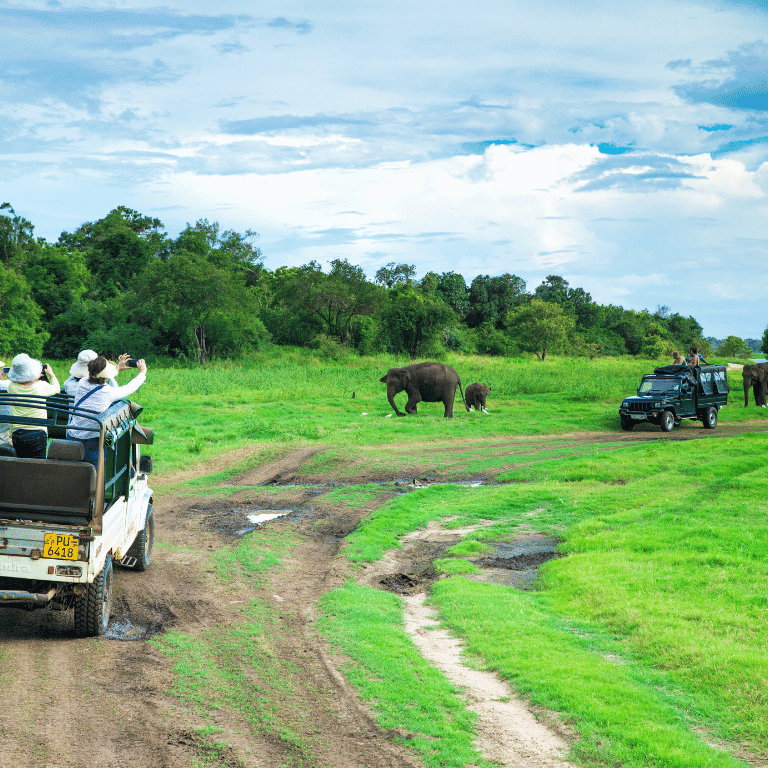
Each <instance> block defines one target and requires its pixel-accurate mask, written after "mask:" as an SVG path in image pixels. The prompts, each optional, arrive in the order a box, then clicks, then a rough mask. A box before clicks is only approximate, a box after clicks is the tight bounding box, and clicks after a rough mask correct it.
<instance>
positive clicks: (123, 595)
mask: <svg viewBox="0 0 768 768" xmlns="http://www.w3.org/2000/svg"><path fill="white" fill-rule="evenodd" d="M748 431H760V432H763V431H765V427H764V423H763V422H760V423H758V424H751V425H749V424H744V425H733V426H731V425H726V426H721V427H719V428H718V430H717V431H716V432H714V433H713V432H707V431H705V430H703V429H700V428H699V429H696V428H690V429H683V430H680V431H675V432H673V433H672V434H671V435H664V436H662V435H661V433H659V432H658V430H655V431H651V430H650V429H649V430H645V429H638V430H636V431H634V432H631V433H624V434H622V433H618V434H615V433H614V434H610V435H606V434H597V435H593V436H589V435H585V434H583V433H582V434H579V435H578V436H577V435H569V436H567V440H568V441H569V442H573V441H574V440H577V441H579V442H609V441H611V442H613V441H627V440H652V439H660V438H662V439H696V438H704V437H723V436H726V435H729V434H730V435H733V434H740V433H742V432H748ZM564 439H566V436H562V435H560V436H555V437H551V438H537V439H536V441H537V443H539V444H540V443H542V442H547V441H549V440H551V441H560V442H562V441H563V440H564ZM525 444H526V440H510V441H509V442H508V443H506V442H505V443H499V442H496V443H494V444H493V448H494V450H495V451H496V452H498V453H499V454H500V455H504V454H507V453H508V454H512V453H520V452H521V451H525ZM539 449H540V446H539ZM315 450H317V449H312V450H307V451H299V452H296V453H293V454H291V455H290V456H288V457H286V458H284V459H282V460H281V461H279V462H277V463H275V464H273V465H269V466H261V467H259V468H258V469H257V470H255V471H254V472H252V473H250V474H249V475H248V476H247V477H242V478H240V479H239V481H238V484H248V485H253V484H263V485H266V484H269V483H274V482H276V481H279V482H281V483H285V484H288V483H291V482H297V481H299V482H300V481H306V480H308V479H314V480H317V479H318V478H307V477H306V476H303V475H302V474H301V465H302V463H303V462H304V461H306V460H307V458H309V457H310V456H311V455H312V454H313V453H314V452H315ZM236 458H242V452H240V453H239V454H238V455H237V456H230V457H225V458H223V459H221V460H220V461H219V462H217V463H218V464H226V463H227V461H233V460H234V459H236ZM206 469H207V470H208V471H213V469H208V468H206ZM421 469H422V468H420V467H414V476H417V475H418V473H419V471H421ZM195 471H197V472H199V468H198V469H197V470H194V469H192V470H189V472H190V473H194V472H195ZM182 476H183V475H179V477H178V478H174V479H180V478H181V477H182ZM190 476H191V475H190ZM370 479H372V478H370V477H360V478H357V480H359V481H365V480H370ZM377 479H383V478H377ZM388 479H389V480H393V479H394V478H388ZM394 490H395V489H394V486H393V493H394ZM235 499H236V500H237V501H238V502H243V501H248V503H249V504H250V505H251V506H252V507H253V508H256V507H259V506H261V507H264V508H275V506H276V502H275V496H274V495H268V494H266V493H265V494H263V495H262V496H261V497H260V494H259V492H258V489H257V490H256V491H254V492H253V493H250V492H249V493H247V494H241V495H240V496H239V497H235ZM232 501H233V499H232V497H230V498H229V499H228V500H227V501H226V502H221V501H218V502H212V503H206V504H201V502H200V499H199V498H197V499H183V498H178V497H174V496H171V495H169V494H164V493H159V494H157V495H156V497H155V509H156V512H157V524H158V540H159V541H160V542H161V543H162V546H160V547H158V548H156V550H155V558H154V562H153V564H152V566H151V567H150V569H149V570H148V571H147V572H146V573H144V574H141V573H134V572H132V571H129V570H121V569H117V570H116V584H115V596H114V604H113V625H114V626H115V627H117V628H118V630H119V628H120V627H121V626H122V625H121V624H120V622H121V621H122V620H126V619H127V620H130V622H132V624H131V626H132V627H133V628H134V632H135V631H136V629H135V628H136V627H138V628H139V630H140V631H143V630H146V631H148V632H150V633H151V632H156V631H160V630H167V629H170V628H173V629H175V630H177V631H179V632H182V633H185V634H188V635H193V636H194V635H197V634H200V633H202V632H204V631H205V630H207V629H211V628H218V629H221V630H224V629H226V628H228V627H232V626H234V625H235V624H236V623H237V622H239V621H242V614H241V613H240V612H239V610H238V605H241V604H242V603H243V602H246V601H248V600H252V599H254V598H256V597H259V598H260V599H262V600H266V601H268V602H269V603H270V604H271V605H272V606H273V607H274V609H275V611H276V612H278V614H279V616H280V620H281V621H282V622H283V623H284V625H285V627H286V628H287V630H288V631H287V632H285V633H283V634H281V635H280V637H276V638H275V640H274V646H273V647H272V648H271V649H270V652H271V653H273V654H275V655H277V656H278V657H280V658H283V659H289V660H290V661H291V662H292V663H293V664H295V665H296V668H297V669H298V670H299V671H300V672H299V674H300V675H301V676H302V679H303V680H304V681H305V682H306V685H304V686H302V692H301V694H300V695H301V696H302V697H304V700H303V701H300V702H297V705H296V711H297V712H299V711H302V712H306V711H310V712H312V713H313V722H311V723H305V724H304V727H306V730H307V732H313V733H314V732H319V733H322V734H323V740H322V743H321V744H319V746H317V747H316V748H315V752H314V754H315V756H316V763H314V764H316V765H318V766H333V767H334V768H335V767H338V768H360V766H369V767H370V768H375V767H378V766H381V767H382V768H383V767H384V766H414V765H418V763H417V762H415V761H414V759H413V757H412V753H411V752H410V751H409V750H406V749H404V748H403V747H402V746H400V745H399V744H397V743H396V742H395V741H394V740H393V736H396V735H399V736H402V734H392V733H388V732H385V731H383V730H382V729H381V728H379V727H378V726H377V725H376V724H375V723H374V721H373V720H372V718H371V717H370V715H369V713H368V711H367V709H366V708H365V707H364V706H363V705H361V704H360V702H359V701H358V700H357V698H356V696H355V695H354V693H353V691H352V690H351V689H350V688H349V687H348V685H347V683H346V681H345V678H344V677H343V675H342V674H340V673H339V672H338V671H337V669H336V660H335V659H334V658H333V656H332V655H330V653H329V651H328V649H327V647H326V646H325V644H324V643H323V642H321V641H320V640H319V639H318V637H317V635H316V633H315V630H314V627H313V621H312V618H313V614H312V607H313V606H314V605H315V604H316V602H317V599H318V598H319V596H320V595H321V594H323V593H324V592H326V591H327V590H329V589H331V588H332V587H334V586H336V585H339V584H341V583H342V582H343V580H344V578H345V577H346V576H347V575H348V573H347V571H346V566H345V561H344V560H343V558H340V557H337V553H338V551H339V548H340V546H341V544H342V542H343V539H344V537H345V536H346V535H347V534H348V533H349V532H350V531H351V530H353V529H354V527H355V526H356V525H357V523H358V522H359V519H360V517H361V516H362V515H365V514H366V513H367V511H368V510H365V509H362V510H360V509H357V510H355V511H354V512H352V511H350V509H349V508H348V507H343V508H334V507H330V506H327V505H326V506H324V505H323V503H322V499H321V498H320V497H319V496H318V491H317V490H316V489H314V490H312V489H308V488H301V487H296V488H290V489H289V488H286V489H285V492H284V494H282V495H281V497H280V504H279V505H278V506H280V507H285V506H289V507H291V508H293V509H296V508H301V507H302V506H307V505H308V504H309V502H310V501H311V502H312V505H311V506H312V509H313V516H312V519H304V520H301V519H299V520H295V521H290V522H289V521H280V522H277V523H275V524H277V525H288V524H290V525H292V526H294V527H295V528H298V529H299V530H300V531H302V532H303V533H305V534H307V535H306V536H304V537H303V538H302V543H301V544H300V545H299V547H298V549H297V551H295V552H294V553H293V554H292V556H291V558H290V561H289V562H288V563H287V564H286V569H287V570H286V571H285V572H283V573H282V574H281V576H280V579H279V581H278V582H273V583H269V584H266V585H262V586H261V587H259V586H257V585H255V584H253V583H238V584H236V585H235V586H234V587H233V588H232V589H231V590H229V591H227V592H224V591H223V589H222V587H221V586H220V583H219V582H218V581H217V580H216V579H215V578H214V577H213V576H212V575H211V572H210V567H211V566H210V559H209V557H208V554H209V553H210V552H211V551H215V550H217V549H218V548H220V547H225V546H228V545H231V543H232V542H233V541H234V540H235V536H234V531H235V529H236V528H237V527H238V526H241V525H242V520H239V519H234V518H230V517H229V516H228V515H229V514H230V512H231V509H232V506H233V503H232ZM190 542H194V545H193V546H191V545H190ZM438 549H439V547H438V548H437V549H435V548H432V549H429V548H427V549H426V550H425V549H423V548H422V549H421V550H419V551H420V552H421V555H414V561H413V562H411V563H409V564H405V565H404V564H402V563H401V565H400V566H399V569H400V571H401V572H409V570H410V572H411V573H417V572H419V568H420V564H419V562H416V561H417V560H418V558H419V557H420V556H421V557H423V558H424V559H425V562H428V560H429V559H430V557H434V556H436V553H437V550H438ZM416 551H417V550H414V552H416ZM422 570H423V569H422ZM369 576H370V574H369ZM421 589H423V587H421ZM410 591H411V592H418V591H419V588H416V589H414V590H410ZM412 608H413V607H412ZM413 610H416V609H415V608H413ZM71 622H72V618H71V616H68V615H61V614H56V613H50V612H48V611H36V612H29V613H27V612H23V611H18V610H8V611H3V612H0V670H2V672H0V675H1V676H2V688H3V692H2V710H1V711H2V714H0V723H2V728H1V729H0V755H2V756H3V766H5V767H6V768H10V767H11V766H13V768H27V767H28V766H33V765H34V766H40V767H41V768H43V767H45V768H60V767H61V766H74V767H75V768H78V767H82V768H90V767H91V766H97V765H98V766H104V767H105V768H107V767H111V766H115V768H117V766H120V768H123V766H126V765H133V766H142V768H161V767H163V768H165V767H167V768H171V767H173V768H178V767H180V766H181V767H184V766H190V767H191V766H194V765H196V764H197V765H200V764H205V765H208V764H209V763H201V762H200V757H201V755H203V754H204V752H203V751H201V750H202V749H203V747H202V746H201V744H200V737H199V728H200V727H202V726H203V725H204V724H205V722H206V721H205V719H204V718H203V717H202V716H196V715H195V714H194V712H191V713H190V711H189V710H188V709H186V708H182V707H180V706H179V701H178V699H177V698H176V697H174V696H173V695H172V694H171V693H169V690H168V689H169V687H170V686H171V684H172V681H173V674H172V670H171V663H170V661H169V659H168V658H167V657H166V656H165V655H164V654H163V653H161V652H160V651H159V650H158V649H157V648H156V647H155V646H153V645H152V644H151V643H149V642H146V640H145V639H138V640H134V641H132V642H127V641H122V642H121V641H119V640H114V639H100V640H95V639H77V638H75V637H74V635H73V633H72V630H71ZM416 631H418V629H417V630H416ZM122 636H123V637H126V636H129V637H130V636H133V635H131V634H130V633H128V634H127V635H126V634H125V633H123V635H122ZM217 725H218V726H219V727H220V728H221V729H222V732H221V738H222V739H225V740H226V741H227V742H228V743H229V744H230V745H231V746H230V747H228V749H227V751H226V753H225V754H222V755H219V756H218V758H217V759H218V762H216V763H212V764H213V765H227V766H280V765H283V764H302V763H293V762H291V758H292V755H293V753H292V747H291V745H290V744H287V743H283V742H282V741H281V740H280V739H279V738H277V737H276V736H275V735H274V734H261V735H258V734H256V735H255V734H254V730H253V729H252V728H250V727H249V725H248V724H247V723H244V722H240V721H238V720H237V719H236V718H235V717H234V716H232V715H222V720H221V721H220V722H218V723H217ZM558 738H559V736H558ZM518 747H519V744H518ZM545 747H546V748H547V749H550V747H548V746H547V745H545ZM558 759H559V758H556V757H553V756H552V751H551V749H550V751H549V752H546V750H545V751H543V752H541V753H540V754H538V755H537V754H536V753H532V754H531V755H529V756H528V757H526V758H525V760H524V761H523V762H520V763H517V764H520V765H526V766H532V767H538V766H545V765H547V766H548V765H552V764H553V761H554V762H557V761H558ZM502 762H503V760H502ZM303 764H304V765H306V764H307V763H303Z"/></svg>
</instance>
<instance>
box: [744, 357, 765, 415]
mask: <svg viewBox="0 0 768 768" xmlns="http://www.w3.org/2000/svg"><path fill="white" fill-rule="evenodd" d="M741 376H742V378H743V380H744V407H745V408H746V407H747V406H748V405H749V388H750V387H752V394H753V395H754V397H755V405H759V406H761V407H763V408H765V406H766V396H768V363H754V364H753V365H745V366H744V368H742V371H741Z"/></svg>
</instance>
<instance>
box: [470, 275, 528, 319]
mask: <svg viewBox="0 0 768 768" xmlns="http://www.w3.org/2000/svg"><path fill="white" fill-rule="evenodd" d="M526 300H527V296H526V293H525V280H523V279H522V278H520V277H516V276H515V275H510V274H509V273H506V274H503V275H499V276H497V277H489V276H488V275H478V276H477V277H476V278H475V279H474V280H473V281H472V285H470V287H469V311H468V312H467V325H469V327H470V328H476V327H477V326H478V325H481V324H482V323H485V322H488V321H489V320H490V321H491V322H493V323H494V325H495V326H496V327H497V328H502V327H503V325H504V318H505V317H506V315H507V313H508V312H509V311H510V310H511V309H513V308H514V307H517V306H519V305H520V304H521V303H523V302H524V301H526Z"/></svg>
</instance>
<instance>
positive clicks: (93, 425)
mask: <svg viewBox="0 0 768 768" xmlns="http://www.w3.org/2000/svg"><path fill="white" fill-rule="evenodd" d="M73 401H74V399H73V398H72V397H71V396H69V395H66V394H64V393H60V394H55V395H50V396H47V397H46V396H42V395H21V394H9V393H7V392H2V391H0V411H6V410H8V411H9V410H10V407H12V406H16V407H19V408H35V409H38V410H45V411H46V414H47V416H46V418H36V417H31V416H14V415H10V413H0V423H2V424H11V425H16V426H19V427H24V426H30V425H34V426H40V427H46V429H47V430H48V431H49V437H51V433H53V434H54V435H57V436H58V435H59V434H62V432H64V434H63V436H64V437H65V436H66V434H65V432H66V425H67V424H68V423H69V421H70V418H71V417H72V416H78V417H81V418H83V419H84V420H85V421H86V422H87V423H89V424H90V426H78V429H81V430H83V431H87V432H92V433H93V434H94V437H98V440H99V445H98V454H97V455H98V460H97V466H96V477H95V493H94V494H93V496H92V497H91V498H92V499H93V503H92V505H89V506H92V508H91V510H90V514H89V515H88V520H87V525H89V526H90V527H91V529H92V533H93V534H95V535H99V534H101V533H102V515H103V513H104V501H105V498H106V497H107V496H108V495H111V496H112V498H111V499H110V502H111V503H114V501H115V500H116V499H117V498H118V494H117V493H116V491H117V488H118V483H120V481H121V480H123V481H124V479H126V478H128V475H127V473H128V472H129V466H130V457H126V458H127V461H125V462H124V463H123V465H122V466H121V467H119V468H118V467H117V466H116V463H117V462H116V459H117V456H116V454H115V451H116V450H117V449H118V446H119V445H121V444H122V443H124V442H126V441H127V442H128V445H129V448H128V450H129V451H130V450H132V440H131V433H132V431H133V429H134V428H135V427H136V426H137V424H136V418H135V416H134V414H133V413H132V411H131V406H130V404H129V402H128V401H127V400H118V401H117V402H115V403H113V404H112V405H111V406H110V407H109V408H108V409H107V410H106V411H104V412H103V413H99V412H97V411H93V410H90V409H88V408H76V407H75V406H74V405H72V404H71V403H72V402H73ZM3 406H5V407H3ZM11 429H13V427H11ZM125 435H127V437H126V438H125V439H124V440H121V438H123V437H124V436H125ZM105 446H106V447H107V448H110V449H112V451H111V458H112V477H111V478H110V479H109V480H106V479H105V478H106V467H105V461H104V453H105V452H104V448H105ZM86 466H92V465H90V464H88V463H87V462H69V461H59V460H54V461H49V460H47V459H19V458H16V457H0V476H1V475H6V476H9V477H8V480H9V482H10V483H12V484H15V485H16V486H17V488H16V490H17V491H18V492H17V493H13V492H11V494H10V496H11V498H8V499H3V498H0V513H2V512H3V511H9V512H12V513H15V514H16V515H17V516H18V517H19V518H22V519H28V518H27V517H25V513H26V514H31V513H34V512H36V513H47V512H51V511H52V512H56V511H59V512H61V513H62V514H74V513H75V511H76V510H77V511H79V512H81V513H82V512H84V509H83V506H82V500H81V503H80V504H79V505H75V506H74V507H73V506H72V505H67V504H57V505H53V506H52V505H51V504H48V503H45V504H43V503H38V502H41V501H42V499H40V498H37V497H36V496H35V495H34V494H33V495H32V496H29V495H25V494H24V493H23V492H21V490H22V489H20V488H19V487H18V486H19V484H21V483H23V481H24V475H25V474H29V475H30V477H29V481H33V480H34V481H35V482H37V481H43V480H45V479H47V480H48V482H49V484H52V485H53V484H58V489H59V490H62V491H66V490H67V489H68V488H72V487H73V483H75V484H77V483H78V482H79V483H80V485H84V484H90V482H89V480H88V477H87V475H88V474H89V473H88V472H87V470H85V467H86ZM68 470H69V471H68ZM67 475H68V476H67ZM75 475H77V477H79V480H75ZM32 476H34V477H32ZM55 477H57V478H59V479H60V482H58V481H57V480H55V479H54V478H55ZM67 480H70V481H71V482H70V483H69V484H67ZM79 491H82V492H81V493H77V494H76V495H78V496H82V493H84V491H83V489H82V488H79ZM6 492H7V491H6ZM14 497H15V498H14ZM20 499H26V500H29V501H31V502H33V503H28V504H24V503H19V500H20ZM14 501H16V503H14ZM111 503H110V506H111Z"/></svg>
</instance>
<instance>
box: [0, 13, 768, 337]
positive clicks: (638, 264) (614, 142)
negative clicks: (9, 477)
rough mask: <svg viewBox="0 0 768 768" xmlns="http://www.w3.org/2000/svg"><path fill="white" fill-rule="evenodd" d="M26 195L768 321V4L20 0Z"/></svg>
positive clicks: (5, 118) (11, 148)
mask: <svg viewBox="0 0 768 768" xmlns="http://www.w3.org/2000/svg"><path fill="white" fill-rule="evenodd" d="M0 197H2V201H7V202H9V203H11V205H12V206H13V208H14V209H15V211H16V213H18V214H19V215H21V216H24V217H25V218H27V219H29V220H30V221H31V222H32V224H33V225H34V226H35V234H36V235H37V236H41V237H45V238H46V239H47V240H49V241H51V242H55V241H56V240H57V239H58V236H59V234H60V233H61V232H62V231H72V230H74V229H76V228H77V227H78V226H80V225H81V224H83V223H84V222H86V221H94V220H96V219H99V218H102V217H103V216H105V215H106V214H107V213H109V211H110V210H112V209H113V208H115V207H117V206H118V205H125V206H128V207H129V208H133V209H135V210H137V211H139V212H141V213H143V214H145V215H148V216H152V217H157V218H159V219H160V220H161V221H162V222H163V223H164V225H165V227H166V230H167V231H168V233H169V234H170V235H171V236H173V237H175V236H176V235H177V234H178V233H179V232H180V231H181V230H182V229H183V228H184V227H185V225H186V224H187V223H194V222H195V221H197V220H199V219H203V218H206V219H208V220H210V221H218V222H219V224H220V226H221V228H222V229H231V230H235V231H237V232H245V231H246V230H249V229H250V230H253V231H255V232H258V233H259V238H258V240H257V245H258V246H259V247H260V248H261V250H262V252H263V255H264V264H265V266H266V267H268V268H269V269H276V268H277V267H280V266H293V265H301V264H306V263H308V262H310V261H312V260H315V261H318V262H319V263H320V264H321V265H322V266H323V267H324V269H326V270H327V269H328V263H329V262H330V261H331V260H333V259H348V260H349V261H350V262H351V263H352V264H355V265H359V266H361V267H362V268H363V269H364V270H365V272H366V274H367V275H368V276H369V278H371V279H373V277H374V275H375V272H376V270H377V269H378V268H379V267H381V266H382V265H384V264H387V263H389V262H395V263H398V264H400V263H406V264H412V265H414V266H415V268H416V275H417V277H421V276H422V275H424V274H425V273H426V272H428V271H434V272H438V273H442V272H450V271H453V272H458V273H460V274H462V275H463V276H464V277H465V279H466V280H467V283H468V284H469V283H470V282H471V280H472V279H473V278H474V277H476V276H477V275H480V274H483V275H500V274H503V273H506V272H508V273H511V274H513V275H517V276H518V277H521V278H522V279H523V280H525V282H526V285H527V289H528V290H529V291H530V292H532V291H533V290H534V289H535V288H536V286H537V285H539V284H540V283H541V282H542V281H543V280H544V279H545V278H546V277H547V276H548V275H560V276H562V277H564V278H565V279H566V280H567V281H568V282H569V284H570V285H571V287H574V288H576V287H580V288H583V289H584V290H586V291H588V292H589V293H590V294H591V295H592V298H593V299H594V300H595V301H597V302H599V303H601V304H615V305H620V306H623V307H625V308H627V309H635V310H642V309H648V310H650V311H651V312H654V311H656V310H657V308H658V307H660V306H666V307H668V308H669V311H670V312H679V313H680V314H682V315H684V316H688V315H692V316H693V317H695V318H696V319H697V320H698V321H699V322H700V323H701V325H702V326H703V328H704V335H706V336H714V337H716V338H719V339H722V338H725V337H726V336H728V335H736V336H739V337H741V338H758V339H759V338H762V335H763V331H764V330H765V328H766V325H768V301H766V297H767V295H768V270H766V261H767V260H768V0H664V2H658V0H641V1H638V2H634V1H630V0H611V2H603V1H602V0H591V1H590V2H584V0H579V1H578V2H576V1H575V0H557V2H554V1H552V0H541V1H540V2H531V1H530V0H528V1H527V2H519V1H517V0H474V2H472V3H468V2H467V3H460V2H451V0H443V2H439V3H438V2H432V0H403V1H400V0H377V2H376V3H361V2H350V1H349V0H323V2H322V3H320V2H317V0H314V2H300V1H297V2H272V0H262V2H260V3H253V2H245V1H244V0H218V2H217V3H210V2H206V3H203V2H200V1H199V0H184V2H183V3H179V2H174V0H168V4H163V5H152V4H151V0H146V2H133V1H132V0H128V1H127V2H101V1H98V2H97V1H94V0H81V2H66V1H60V0H29V1H28V2H17V1H10V2H9V1H8V0H0Z"/></svg>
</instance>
